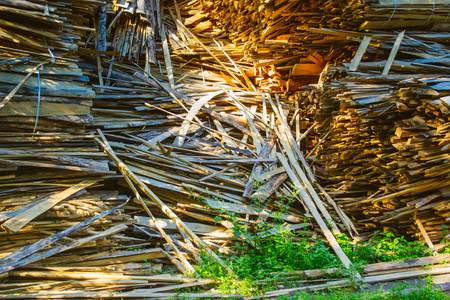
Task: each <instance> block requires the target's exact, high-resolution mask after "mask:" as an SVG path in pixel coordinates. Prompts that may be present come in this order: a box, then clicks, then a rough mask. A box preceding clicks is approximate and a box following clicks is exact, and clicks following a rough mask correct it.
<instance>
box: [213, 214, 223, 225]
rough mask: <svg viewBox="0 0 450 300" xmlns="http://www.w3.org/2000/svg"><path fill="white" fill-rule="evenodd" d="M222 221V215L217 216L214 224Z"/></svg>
mask: <svg viewBox="0 0 450 300" xmlns="http://www.w3.org/2000/svg"><path fill="white" fill-rule="evenodd" d="M220 221H222V217H221V216H217V217H215V218H214V224H215V225H217V223H218V222H220Z"/></svg>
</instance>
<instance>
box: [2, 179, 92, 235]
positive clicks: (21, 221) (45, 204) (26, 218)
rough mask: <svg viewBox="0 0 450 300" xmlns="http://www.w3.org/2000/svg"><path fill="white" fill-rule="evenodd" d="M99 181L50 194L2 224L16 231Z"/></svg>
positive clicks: (84, 182)
mask: <svg viewBox="0 0 450 300" xmlns="http://www.w3.org/2000/svg"><path fill="white" fill-rule="evenodd" d="M97 182H98V180H85V181H82V182H80V183H78V184H76V185H75V186H73V187H70V188H68V189H66V190H64V191H62V192H60V193H57V194H55V195H52V196H49V197H48V198H46V199H45V201H41V202H40V203H39V204H37V205H35V206H33V207H32V208H31V209H28V210H26V211H24V212H22V213H20V214H18V215H17V216H15V217H12V218H10V219H9V220H7V221H6V222H4V223H3V224H2V225H1V226H2V228H3V229H4V230H6V231H7V232H9V233H16V232H17V231H19V230H20V229H21V228H22V227H24V226H25V225H27V224H28V223H29V222H31V221H32V220H33V219H34V218H36V217H38V216H39V215H41V214H43V213H44V212H46V211H47V210H49V209H50V208H52V207H53V206H55V205H56V204H58V203H59V202H61V201H62V200H64V199H66V198H68V197H70V196H72V195H73V194H75V193H76V192H78V191H81V190H83V189H85V188H87V187H89V186H91V185H93V184H95V183H97Z"/></svg>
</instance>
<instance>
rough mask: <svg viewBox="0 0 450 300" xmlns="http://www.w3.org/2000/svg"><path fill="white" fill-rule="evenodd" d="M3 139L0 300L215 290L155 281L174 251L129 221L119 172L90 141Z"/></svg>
mask: <svg viewBox="0 0 450 300" xmlns="http://www.w3.org/2000/svg"><path fill="white" fill-rule="evenodd" d="M1 139H2V142H3V143H4V144H2V147H1V149H0V157H1V158H0V161H1V167H0V171H1V178H2V183H1V186H0V189H1V191H0V197H1V201H0V203H1V213H0V222H1V227H2V229H3V232H2V233H0V247H1V249H2V254H1V256H0V274H1V275H0V277H1V278H2V279H4V280H6V283H2V284H1V285H0V290H1V292H0V294H1V295H0V296H1V297H4V298H9V297H17V295H18V294H20V295H23V296H24V295H27V294H29V293H31V294H36V293H40V292H42V291H45V297H48V296H49V295H50V294H51V295H52V296H54V297H56V298H67V297H77V298H78V297H88V298H89V297H93V295H94V296H98V297H106V296H105V295H108V294H110V293H111V292H115V291H120V290H132V289H136V288H149V287H152V288H158V289H153V290H152V291H151V292H147V291H146V290H144V291H140V294H139V295H140V296H141V297H145V296H147V295H149V294H151V295H154V294H155V293H156V292H167V291H173V290H174V289H175V288H183V287H185V285H184V284H187V287H192V286H199V285H200V286H201V285H205V284H209V283H212V282H214V281H213V280H198V279H195V278H186V277H185V276H179V275H169V274H163V275H159V273H160V272H161V271H162V270H164V271H167V267H169V268H175V267H174V266H173V262H172V260H173V258H172V256H171V251H170V249H169V250H166V249H163V248H161V244H160V241H161V239H162V236H161V235H160V234H158V233H157V231H156V233H149V231H150V232H152V230H153V229H152V227H153V228H154V227H155V225H154V224H151V223H149V222H148V220H145V218H144V219H142V217H141V218H134V217H133V216H134V215H135V214H136V213H139V211H140V210H139V207H137V206H136V205H133V204H132V203H130V202H128V200H129V196H127V195H124V194H121V192H120V191H118V190H117V188H116V185H114V184H112V183H113V182H112V181H111V180H114V178H116V177H117V175H116V172H115V171H112V170H110V168H109V165H108V158H107V156H106V155H105V154H104V153H103V152H101V151H100V149H99V148H98V144H97V143H96V141H95V140H94V137H93V136H92V135H62V134H45V133H43V134H6V133H2V134H1ZM169 226H170V225H169ZM172 226H173V225H172ZM190 226H193V227H195V228H196V229H195V230H196V232H200V233H204V232H205V231H206V232H207V233H209V231H212V229H211V228H205V226H203V227H202V226H201V224H195V223H194V224H190ZM159 227H166V226H162V225H160V226H159ZM142 228H146V229H142ZM135 231H138V232H140V234H136V232H135ZM153 231H155V230H153ZM142 233H143V234H142ZM183 255H185V254H183ZM178 282H181V283H182V284H181V285H174V283H178ZM183 283H184V284H183ZM168 284H169V286H167V285H168ZM63 291H64V293H65V294H64V293H63V294H64V295H61V293H62V292H63ZM142 293H144V294H142ZM171 295H172V294H168V295H167V297H169V296H171ZM160 296H165V295H164V294H161V295H160ZM24 297H26V296H24Z"/></svg>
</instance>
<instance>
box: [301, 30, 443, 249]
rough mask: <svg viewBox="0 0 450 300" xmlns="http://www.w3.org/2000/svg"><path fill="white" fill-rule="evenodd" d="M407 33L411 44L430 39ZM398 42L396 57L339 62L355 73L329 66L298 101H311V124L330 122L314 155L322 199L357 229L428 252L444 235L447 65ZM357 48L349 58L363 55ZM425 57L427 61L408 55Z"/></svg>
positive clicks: (436, 53) (428, 53) (424, 50)
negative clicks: (411, 239)
mask: <svg viewBox="0 0 450 300" xmlns="http://www.w3.org/2000/svg"><path fill="white" fill-rule="evenodd" d="M412 36H414V37H415V38H412V42H416V43H417V42H419V41H420V40H419V38H420V37H424V38H428V39H431V40H433V39H434V38H436V35H435V34H429V35H426V34H417V35H416V34H414V35H412ZM437 36H438V35H437ZM368 38H369V37H368ZM370 38H372V41H373V40H374V38H375V39H379V38H380V37H377V36H374V37H370ZM370 38H369V39H370ZM402 38H403V35H402V34H399V35H398V36H397V38H396V42H395V43H394V46H393V50H392V51H393V52H394V51H395V52H396V51H397V50H398V49H400V50H399V51H400V52H399V54H398V56H397V59H395V60H394V57H395V54H394V56H392V55H389V57H388V58H387V60H382V61H378V62H361V63H353V62H352V64H348V65H346V67H347V68H350V69H352V68H357V69H358V70H361V71H360V72H358V71H355V72H348V69H347V68H344V67H338V68H334V67H333V68H331V69H330V72H329V75H328V77H329V79H328V80H325V81H324V82H323V86H322V90H321V91H315V93H312V92H310V93H304V96H307V95H308V94H309V95H312V97H311V99H312V101H311V102H316V105H317V110H316V116H317V118H316V121H318V122H323V121H324V120H327V121H328V124H329V125H327V126H324V127H322V128H320V131H321V133H322V139H323V144H322V146H323V148H322V150H320V151H319V152H318V154H317V156H316V157H314V158H315V159H314V163H315V164H316V165H320V166H317V170H318V171H319V170H320V171H319V172H320V174H321V175H320V176H321V177H322V178H323V179H324V180H326V181H328V183H327V184H326V186H325V189H326V190H327V191H328V192H329V194H330V195H331V196H332V197H333V198H334V199H335V200H336V201H337V203H338V204H339V205H340V206H341V207H342V208H345V210H346V211H347V212H349V213H350V214H351V215H352V216H354V218H355V220H357V223H358V224H359V225H360V226H366V227H367V228H368V229H370V230H373V229H375V228H380V227H383V226H386V227H391V228H393V229H395V230H397V231H398V232H399V233H401V234H408V235H416V236H418V237H422V238H423V239H424V240H425V241H427V243H428V245H429V246H430V247H432V248H433V243H438V242H440V241H441V240H443V239H445V238H446V237H445V234H446V231H445V228H444V227H443V226H445V225H446V224H448V221H449V220H450V219H448V217H449V215H448V209H447V206H446V203H447V202H448V199H447V197H448V192H447V186H448V184H447V181H448V178H447V175H448V174H447V173H448V167H447V166H446V161H447V159H448V157H447V154H446V153H447V152H448V151H447V147H446V144H447V140H448V137H449V132H448V127H449V124H450V123H449V118H448V109H449V103H448V99H447V98H448V95H450V86H449V85H448V80H449V79H448V76H447V75H446V69H447V67H448V61H447V60H446V59H442V58H440V56H441V55H442V54H441V53H438V52H436V51H439V50H437V49H439V46H438V47H436V48H434V50H427V49H422V50H420V48H417V47H416V48H415V49H416V51H415V52H414V53H412V52H409V51H408V47H409V43H408V41H406V42H405V44H406V45H404V46H401V47H400V42H401V43H402V44H403V42H402ZM399 41H400V42H399ZM424 42H425V40H424ZM424 42H422V44H423V45H426V44H425V43H424ZM363 44H364V42H362V43H361V47H360V50H358V51H357V53H356V54H355V59H356V58H357V57H358V56H362V54H363V53H364V51H365V49H364V46H363ZM396 44H397V45H398V46H397V47H396V46H395V45H396ZM438 45H439V44H438ZM402 47H405V48H404V49H402ZM422 48H424V47H423V46H422ZM433 51H434V53H433ZM425 52H427V54H426V55H427V57H428V58H418V59H411V58H409V59H408V58H407V57H411V55H415V56H419V57H420V56H421V55H422V53H423V55H425ZM400 53H401V54H400ZM402 57H403V58H402ZM414 73H415V74H414ZM314 96H316V97H314ZM300 98H301V97H300ZM303 99H304V98H303ZM312 154H314V153H312Z"/></svg>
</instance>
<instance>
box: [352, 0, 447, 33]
mask: <svg viewBox="0 0 450 300" xmlns="http://www.w3.org/2000/svg"><path fill="white" fill-rule="evenodd" d="M348 5H349V6H350V7H351V10H352V20H353V22H355V23H359V22H361V25H359V28H358V30H372V29H375V30H379V29H384V30H385V29H394V28H402V29H404V28H432V30H433V31H448V28H449V25H450V18H449V13H448V6H449V5H450V1H448V0H432V1H429V0H397V1H389V0H371V1H359V0H356V1H351V2H350V3H349V4H348Z"/></svg>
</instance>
